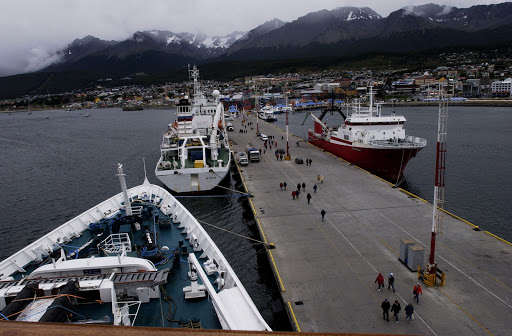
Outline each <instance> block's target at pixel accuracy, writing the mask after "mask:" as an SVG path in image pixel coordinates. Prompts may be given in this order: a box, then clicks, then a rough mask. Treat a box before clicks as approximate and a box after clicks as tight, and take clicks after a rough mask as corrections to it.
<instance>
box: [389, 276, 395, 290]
mask: <svg viewBox="0 0 512 336" xmlns="http://www.w3.org/2000/svg"><path fill="white" fill-rule="evenodd" d="M390 288H393V293H394V292H395V277H394V276H393V273H389V277H388V290H389V289H390Z"/></svg>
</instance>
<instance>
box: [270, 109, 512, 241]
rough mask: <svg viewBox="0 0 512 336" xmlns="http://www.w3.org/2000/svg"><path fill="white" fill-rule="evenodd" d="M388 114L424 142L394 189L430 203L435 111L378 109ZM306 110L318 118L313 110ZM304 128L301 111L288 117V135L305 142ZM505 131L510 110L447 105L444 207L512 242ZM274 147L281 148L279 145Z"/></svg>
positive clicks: (511, 163) (510, 155)
mask: <svg viewBox="0 0 512 336" xmlns="http://www.w3.org/2000/svg"><path fill="white" fill-rule="evenodd" d="M393 111H394V112H395V113H396V114H397V115H404V116H405V118H406V119H407V121H406V123H405V126H404V127H405V130H406V134H407V135H413V136H417V137H420V138H424V139H426V140H427V146H426V147H425V148H424V149H422V150H421V151H420V152H419V153H418V155H417V156H416V157H415V158H413V159H411V161H410V162H409V164H408V166H407V168H406V169H405V180H404V181H403V182H402V183H401V184H400V187H401V188H403V189H405V190H407V191H409V192H411V193H413V194H415V195H417V196H419V197H421V198H423V199H425V200H426V201H428V202H430V203H433V198H434V176H435V160H436V142H437V120H438V112H439V108H438V107H436V106H424V107H418V106H414V107H392V106H389V105H384V106H383V108H382V114H383V115H386V114H390V113H392V112H393ZM312 112H313V113H315V115H317V116H319V115H320V111H319V110H316V111H312ZM344 113H345V114H346V111H344ZM277 118H278V120H277V122H276V125H277V126H279V127H280V128H283V129H285V128H286V116H285V115H284V114H279V115H277ZM324 121H325V122H326V123H327V125H329V126H336V125H340V124H341V122H342V117H341V115H340V114H339V113H337V112H335V113H333V114H331V113H330V112H328V113H327V114H326V115H325V117H324ZM309 128H313V121H312V120H311V118H310V117H308V116H307V113H306V112H305V111H301V112H295V113H293V114H289V115H288V129H289V132H290V133H293V134H295V135H297V136H299V137H300V138H303V139H307V130H308V129H309ZM511 129H512V110H511V109H510V108H508V107H473V106H448V127H447V131H448V135H447V146H446V148H447V153H446V173H445V175H446V179H445V181H446V186H445V205H444V208H445V210H447V211H449V212H450V213H452V214H454V215H457V216H459V217H461V218H463V219H465V220H467V221H469V222H470V223H472V224H474V225H477V226H479V227H480V228H481V229H482V230H486V231H489V232H491V233H493V234H495V235H498V236H500V237H501V238H503V239H506V240H508V241H511V242H512V223H511V222H510V218H511V217H512V208H511V207H510V206H509V200H510V199H512V188H511V185H512V182H511V181H512V147H511V146H509V145H508V141H510V130H511ZM293 139H294V138H290V140H289V146H290V150H291V154H292V157H293V147H294V146H296V140H293ZM278 145H279V146H278V147H283V148H285V147H286V144H284V143H283V144H282V146H281V144H279V143H278ZM303 159H306V158H303ZM313 164H314V163H313ZM318 174H322V172H318ZM326 178H327V177H326ZM393 183H396V181H393ZM430 229H431V228H426V230H430ZM441 239H442V238H441Z"/></svg>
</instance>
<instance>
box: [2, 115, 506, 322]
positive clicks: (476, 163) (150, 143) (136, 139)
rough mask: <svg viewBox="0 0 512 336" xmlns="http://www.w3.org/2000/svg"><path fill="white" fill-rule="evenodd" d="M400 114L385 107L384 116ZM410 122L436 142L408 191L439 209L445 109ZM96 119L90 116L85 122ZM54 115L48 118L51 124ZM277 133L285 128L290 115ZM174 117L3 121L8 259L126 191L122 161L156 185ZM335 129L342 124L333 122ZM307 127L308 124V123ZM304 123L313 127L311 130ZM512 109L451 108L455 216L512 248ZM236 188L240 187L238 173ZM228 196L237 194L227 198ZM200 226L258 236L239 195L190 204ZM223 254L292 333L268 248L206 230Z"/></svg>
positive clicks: (293, 124)
mask: <svg viewBox="0 0 512 336" xmlns="http://www.w3.org/2000/svg"><path fill="white" fill-rule="evenodd" d="M389 111H391V107H387V108H386V107H385V108H384V111H383V112H384V113H386V112H389ZM395 111H396V113H397V114H403V115H405V117H406V118H407V123H406V125H405V127H406V130H407V134H409V135H415V136H419V137H423V138H425V139H427V141H428V144H427V147H426V148H424V149H423V150H422V151H421V152H420V153H419V154H418V155H417V157H416V158H414V159H412V160H411V161H410V163H409V165H408V167H407V169H406V171H405V174H406V180H405V182H404V183H403V184H402V187H404V188H405V189H407V190H409V191H411V192H412V193H414V194H416V195H418V196H420V197H422V198H424V199H426V200H427V201H429V202H432V199H433V191H434V169H435V142H436V137H437V113H438V108H437V107H414V108H413V107H410V108H409V107H401V108H395ZM87 112H88V113H89V114H90V116H89V117H84V116H83V115H82V114H84V113H87ZM46 116H48V117H49V118H48V119H45V117H46ZM305 116H306V114H305V112H298V113H295V114H293V115H290V116H289V128H290V132H292V133H294V134H296V135H298V136H301V137H304V138H305V137H306V135H307V129H308V128H310V127H312V125H313V123H312V121H311V120H310V118H305ZM278 118H279V120H278V121H277V125H278V126H280V127H282V128H283V129H284V128H285V116H284V115H280V116H279V117H278ZM171 119H173V116H172V115H171V112H170V111H166V110H144V111H124V112H123V111H121V110H120V109H96V110H83V111H71V112H66V111H47V112H33V113H32V114H31V115H29V114H28V113H26V112H22V113H12V114H10V115H9V114H8V113H1V114H0V145H1V146H0V150H1V160H0V176H2V181H1V191H2V195H3V202H1V203H0V213H1V214H2V220H1V221H0V227H1V229H2V235H0V246H1V247H0V258H1V259H2V260H3V259H4V258H6V257H8V256H9V255H11V254H12V253H14V252H16V251H18V250H19V249H20V248H22V247H24V246H26V245H27V244H29V243H31V242H33V241H34V240H36V239H38V238H39V237H41V236H42V235H43V234H45V233H47V232H49V231H51V230H52V229H54V228H56V227H57V226H59V225H61V224H63V223H64V222H66V221H67V220H69V219H71V218H73V217H75V216H77V215H79V214H80V213H82V212H83V211H85V210H87V209H89V208H91V207H92V206H94V205H96V204H98V203H100V202H102V201H104V200H105V199H107V198H109V197H111V196H113V195H115V194H117V193H118V192H119V191H120V187H119V181H118V178H117V177H116V176H115V174H116V173H117V163H118V162H121V163H123V165H124V170H125V173H126V174H127V184H128V186H129V187H130V186H135V185H138V184H140V183H142V181H143V178H144V171H143V163H142V159H143V158H145V160H146V166H147V170H148V178H149V180H150V182H152V183H155V184H158V185H160V182H159V181H158V180H157V179H156V177H155V175H154V166H155V164H156V162H157V160H158V157H159V146H160V143H161V136H162V132H163V131H164V130H165V129H166V127H167V124H168V123H169V121H170V120H171ZM326 119H327V123H328V124H330V125H332V124H336V123H339V120H340V117H338V116H336V115H332V116H331V115H327V116H326ZM304 120H305V121H304ZM303 122H304V124H303ZM511 129H512V110H511V109H510V108H495V107H449V121H448V144H447V149H448V152H447V164H446V166H447V167H446V169H447V170H446V187H445V209H447V210H448V211H450V212H452V213H454V214H456V215H458V216H460V217H462V218H464V219H466V220H468V221H470V222H472V223H474V224H475V225H479V226H480V227H481V228H483V229H485V230H488V231H490V232H492V233H494V234H497V235H499V236H501V237H503V238H504V239H507V240H509V241H512V226H511V225H510V218H512V207H510V205H509V204H510V199H512V188H510V187H511V182H510V181H511V180H512V147H511V146H510V145H509V144H508V141H510V139H511V137H510V133H509V132H510V130H511ZM225 186H226V187H227V188H232V189H234V188H239V187H240V185H239V182H238V181H237V180H236V179H235V176H234V175H231V176H230V177H229V178H228V179H227V181H225ZM216 193H217V194H219V193H220V194H221V195H228V194H231V193H230V192H229V191H217V192H216ZM180 201H182V202H183V203H184V205H185V206H187V208H188V209H189V210H190V211H191V212H192V214H194V215H195V216H196V217H197V218H198V219H200V220H203V221H205V222H208V223H211V224H214V225H217V226H220V227H223V228H225V229H228V230H231V231H234V232H237V233H239V234H242V235H244V236H251V237H255V238H258V237H257V229H256V227H255V223H254V220H253V218H252V214H251V212H250V209H249V207H248V206H247V204H246V201H244V200H243V199H241V198H238V197H202V198H180ZM205 229H206V231H208V233H209V234H210V235H211V236H212V238H213V239H214V241H215V242H216V244H217V245H218V246H219V248H220V249H221V250H222V252H223V253H224V255H225V256H226V258H227V259H228V261H229V262H230V263H231V265H232V267H233V269H234V270H235V271H236V273H237V275H238V277H239V278H240V280H241V281H242V282H243V283H244V285H245V287H246V289H247V291H248V292H249V294H250V295H251V297H252V298H253V300H254V301H255V304H256V306H257V307H258V308H259V309H260V311H261V312H262V315H263V316H264V318H265V320H266V321H267V322H268V323H269V324H271V326H272V327H273V328H274V329H276V330H290V329H289V325H288V324H287V322H283V321H284V320H286V318H281V317H280V316H276V315H274V314H273V311H274V310H275V308H276V307H278V306H279V299H278V298H279V293H278V290H277V289H276V285H275V282H274V279H273V276H272V273H271V270H270V269H269V266H268V263H267V260H266V257H265V254H264V251H263V250H262V249H261V246H254V245H253V244H252V243H250V242H249V241H248V240H244V239H240V238H237V237H236V236H232V235H226V234H225V233H223V232H222V231H218V230H216V229H214V228H212V227H210V226H205Z"/></svg>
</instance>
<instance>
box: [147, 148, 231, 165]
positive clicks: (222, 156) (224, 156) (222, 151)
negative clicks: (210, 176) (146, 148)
mask: <svg viewBox="0 0 512 336" xmlns="http://www.w3.org/2000/svg"><path fill="white" fill-rule="evenodd" d="M218 160H222V161H223V162H224V164H226V163H227V162H228V160H229V151H228V150H226V149H224V148H221V149H220V150H219V156H218ZM169 162H172V160H170V161H169ZM175 162H176V163H177V165H176V169H182V168H194V163H195V160H194V159H192V158H190V157H189V158H187V159H186V160H185V166H184V167H181V164H180V160H178V158H177V157H176V159H175ZM206 163H207V164H208V165H209V166H210V167H213V166H215V165H216V164H217V162H214V161H213V160H212V159H211V158H210V157H208V158H207V159H206ZM157 169H158V170H172V169H171V168H157Z"/></svg>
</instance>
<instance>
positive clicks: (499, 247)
mask: <svg viewBox="0 0 512 336" xmlns="http://www.w3.org/2000/svg"><path fill="white" fill-rule="evenodd" d="M280 117H281V118H284V115H281V116H280ZM248 121H250V122H252V123H253V125H252V127H253V128H254V129H253V130H251V126H247V130H248V132H247V133H239V132H238V131H239V129H240V127H242V123H241V119H237V120H235V121H234V122H233V124H234V126H235V131H234V132H231V133H230V139H231V140H232V150H233V152H235V153H236V152H238V151H243V150H244V149H245V145H246V144H247V143H249V142H251V143H252V144H254V145H256V146H257V147H261V148H262V150H263V149H264V146H263V141H261V140H260V139H259V138H258V137H257V136H256V119H255V116H249V119H248ZM259 130H260V132H262V133H265V134H266V135H273V136H274V138H275V140H274V141H277V148H283V149H286V143H285V139H286V135H285V134H284V132H283V130H281V129H279V128H277V127H276V126H274V125H272V124H269V123H266V122H262V121H260V122H259ZM282 137H284V140H282ZM298 140H299V139H298V138H296V137H294V136H291V137H290V140H289V144H290V153H291V156H292V160H290V161H286V160H283V161H281V160H276V156H275V154H274V152H275V150H276V147H275V146H272V149H270V148H269V149H266V151H265V153H264V154H263V152H262V160H261V161H260V162H259V163H250V164H249V165H248V166H247V167H239V169H240V172H241V176H242V179H243V182H244V184H245V187H246V188H247V190H248V192H249V193H251V194H253V197H252V198H251V200H250V203H251V206H252V207H253V211H254V214H255V218H256V221H257V222H258V225H259V227H260V230H261V233H262V238H263V239H264V240H266V241H267V242H268V243H273V244H274V245H275V249H271V250H268V256H269V259H270V262H271V264H272V265H273V268H274V273H275V277H276V280H277V282H278V286H280V288H281V294H282V297H283V300H284V302H285V304H286V306H287V309H288V312H289V315H290V318H291V321H292V325H293V326H294V328H295V330H296V331H302V332H336V333H381V334H411V335H439V336H441V335H443V336H444V335H457V336H459V335H496V336H497V335H512V318H511V317H512V245H511V244H510V243H508V242H506V241H503V240H501V239H499V238H498V237H495V236H493V235H492V234H490V233H488V232H485V231H475V230H474V226H473V225H472V224H471V223H468V222H465V221H464V220H462V219H458V218H455V217H454V216H451V215H449V214H444V224H443V227H442V234H441V235H440V236H439V237H438V240H437V244H436V262H437V264H438V267H439V268H440V269H441V270H442V271H443V272H445V274H446V285H445V286H442V287H427V286H426V285H425V284H423V283H421V285H422V288H423V295H420V297H419V303H417V302H416V301H415V300H414V301H413V286H414V285H415V284H416V283H417V282H419V280H418V278H417V274H416V272H411V270H409V269H408V268H407V267H405V266H404V265H403V264H402V263H401V262H400V261H399V260H398V259H399V253H400V241H401V240H402V239H410V240H413V241H414V244H415V245H416V246H420V247H423V248H424V254H425V258H424V259H425V260H424V262H423V265H422V267H423V268H424V267H425V266H426V265H427V261H428V255H429V253H430V238H431V227H432V212H433V211H432V210H433V209H432V205H431V204H429V203H427V202H426V201H424V200H422V199H419V198H418V197H415V196H414V195H411V194H409V193H407V192H405V191H404V190H401V189H399V188H392V185H391V184H389V183H388V182H386V181H383V180H381V179H380V178H378V177H376V176H373V175H371V174H369V173H368V172H365V171H363V170H361V169H359V168H357V167H355V166H352V165H350V164H349V163H347V162H345V161H343V160H341V159H339V158H337V157H335V156H333V155H331V154H329V153H326V152H323V151H322V150H320V149H318V148H316V147H314V146H312V145H310V144H308V143H305V142H301V143H300V147H297V146H296V142H297V141H298ZM419 155H421V153H420V154H419ZM297 157H301V158H302V159H303V160H304V164H296V163H295V162H294V159H295V158H297ZM306 159H311V160H312V164H311V165H306ZM432 164H434V162H433V163H432ZM318 175H323V177H324V182H323V184H322V183H320V181H318V179H317V177H318ZM432 180H433V179H432ZM285 181H286V183H287V190H286V191H285V190H280V187H279V184H280V183H281V182H285ZM302 183H305V185H306V189H305V191H303V189H302V188H301V193H300V196H299V198H298V199H296V200H293V199H292V195H291V192H292V190H295V189H296V188H297V184H301V185H302ZM315 184H316V185H317V187H318V189H317V192H316V193H315V192H314V191H313V185H315ZM447 187H448V186H447ZM432 188H433V187H432ZM308 193H310V194H311V196H312V197H311V202H310V204H308V201H307V198H306V195H307V194H308ZM476 197H477V195H475V198H476ZM322 209H324V210H325V212H326V215H325V221H323V222H322V217H321V215H320V211H321V210H322ZM459 215H462V216H463V214H459ZM379 272H380V273H382V274H383V275H384V278H385V279H386V281H385V284H384V289H383V290H381V291H378V290H377V284H376V283H375V282H374V281H375V279H376V277H377V275H378V273H379ZM391 272H392V273H393V274H394V277H395V289H396V292H393V290H388V283H387V278H388V275H389V273H391ZM384 299H388V300H389V301H390V302H391V303H393V302H394V301H395V300H398V302H399V303H400V305H401V311H400V313H399V323H396V322H395V321H394V320H393V316H392V314H391V313H390V322H387V321H386V320H384V319H383V315H382V310H381V308H380V306H381V303H382V301H383V300H384ZM407 303H412V304H413V306H414V311H415V314H414V316H415V319H414V320H413V321H412V323H409V321H408V320H406V319H405V312H404V308H405V306H406V304H407Z"/></svg>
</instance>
